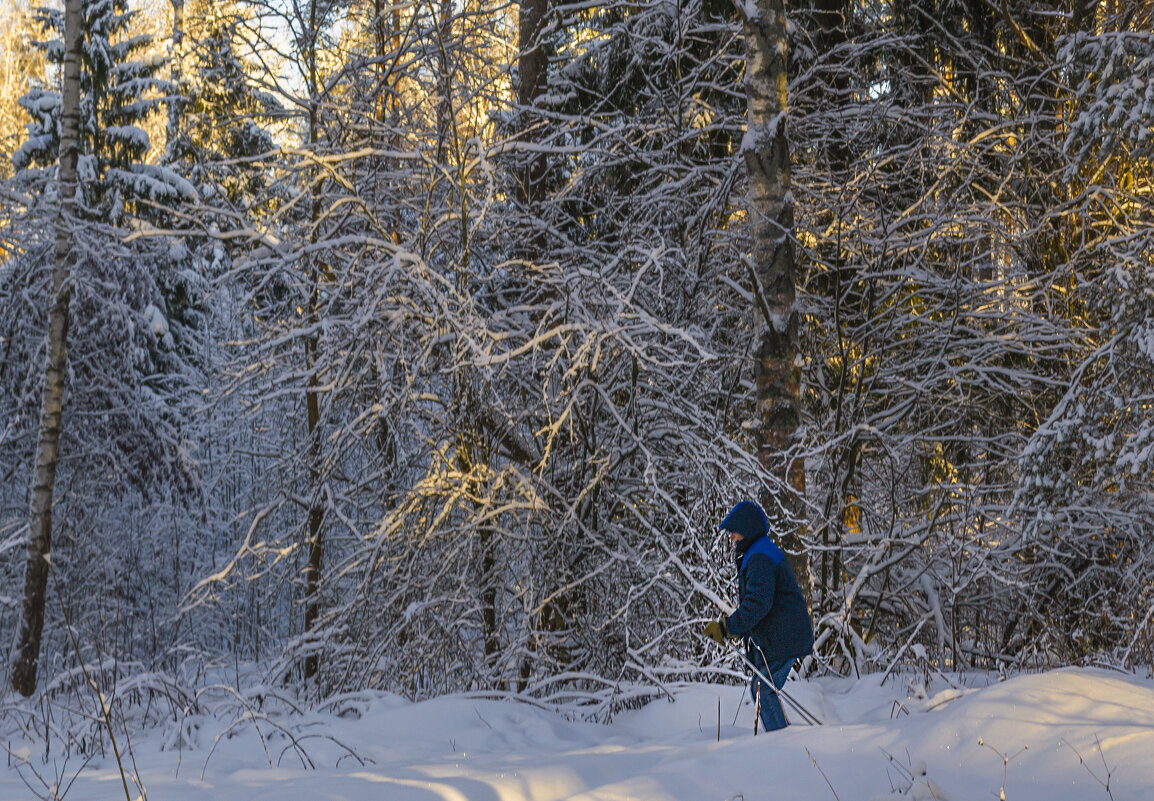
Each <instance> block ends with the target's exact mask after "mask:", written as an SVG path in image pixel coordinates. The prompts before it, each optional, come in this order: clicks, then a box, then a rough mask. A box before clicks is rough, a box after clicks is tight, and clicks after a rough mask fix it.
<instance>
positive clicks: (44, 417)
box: [12, 0, 84, 696]
mask: <svg viewBox="0 0 1154 801" xmlns="http://www.w3.org/2000/svg"><path fill="white" fill-rule="evenodd" d="M83 24H84V0H67V1H66V2H65V4H64V85H63V95H62V98H61V99H62V103H61V111H60V157H59V159H60V169H59V176H58V178H59V190H58V193H59V198H60V206H59V210H58V212H57V216H56V246H55V252H54V265H53V270H52V308H51V310H50V311H49V317H48V353H47V357H46V360H45V365H44V395H43V402H42V406H41V413H40V432H39V436H38V437H37V441H36V456H35V461H34V467H33V471H34V472H33V478H32V514H31V520H30V529H29V532H28V564H27V567H26V569H25V574H24V609H23V616H22V619H21V624H20V634H19V637H18V640H17V644H16V653H15V654H14V656H13V660H12V664H13V667H12V687H13V688H14V689H15V690H17V691H18V692H20V693H22V694H23V695H26V696H28V695H32V693H33V692H35V690H36V673H37V668H38V666H39V660H40V638H41V635H42V633H43V630H44V606H45V595H46V592H47V586H48V569H49V561H48V559H49V554H50V553H51V545H52V503H53V496H54V491H55V486H56V461H57V451H58V446H59V442H60V421H61V416H62V412H63V409H64V364H65V347H66V344H67V340H68V303H69V298H70V295H71V292H70V288H69V268H70V263H71V260H72V245H73V237H72V232H73V225H74V221H75V210H76V165H77V161H78V158H79V154H80V67H81V61H80V59H81V47H82V44H83V41H84V35H83V30H82V28H83Z"/></svg>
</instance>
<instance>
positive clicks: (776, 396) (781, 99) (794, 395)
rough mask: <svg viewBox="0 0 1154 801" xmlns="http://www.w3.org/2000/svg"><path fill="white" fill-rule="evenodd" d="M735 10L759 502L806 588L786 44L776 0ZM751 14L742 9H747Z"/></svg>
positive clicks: (782, 9)
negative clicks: (769, 489)
mask: <svg viewBox="0 0 1154 801" xmlns="http://www.w3.org/2000/svg"><path fill="white" fill-rule="evenodd" d="M750 5H751V4H749V3H746V4H745V5H744V6H743V7H742V8H743V17H744V34H745V90H746V98H747V117H746V122H747V126H746V135H745V141H744V142H743V143H742V151H743V153H744V155H745V165H746V171H747V175H748V180H749V209H748V211H749V221H750V230H751V236H752V254H751V255H752V270H753V276H752V278H753V288H754V296H755V302H756V303H757V305H758V309H757V312H756V314H757V315H758V316H759V318H760V325H759V328H760V331H759V333H758V336H757V346H756V347H757V350H756V353H755V358H756V366H755V379H756V401H757V407H756V416H755V420H754V429H755V430H754V433H755V441H756V443H757V458H758V461H759V462H760V463H761V465H762V467H763V468H765V469H766V471H767V472H769V473H770V474H771V475H773V476H774V477H775V479H777V486H778V487H779V488H780V489H779V490H778V497H776V498H768V499H765V500H767V501H769V502H768V503H765V504H763V506H764V507H765V509H766V511H767V513H769V515H770V519H771V521H773V522H774V523H776V525H775V530H776V533H777V534H778V536H779V537H780V538H781V539H782V542H783V544H784V545H785V546H786V548H785V550H786V551H787V553H788V554H789V559H790V564H791V566H792V567H793V569H794V572H795V573H796V574H797V578H798V581H799V583H801V585H802V587H803V588H804V589H805V591H806V594H807V596H808V593H809V566H808V558H807V557H806V555H805V553H804V552H803V550H802V547H801V538H800V536H799V528H800V526H801V522H800V521H799V518H798V514H797V513H798V507H799V504H798V503H797V500H798V499H799V498H801V497H804V493H805V471H804V464H803V463H802V461H801V460H800V459H798V458H793V457H791V456H790V455H789V448H790V445H791V440H792V439H793V437H794V434H795V432H796V431H797V428H798V426H799V425H800V422H801V415H800V410H801V400H800V376H801V370H800V365H799V364H798V361H797V354H798V345H797V343H798V314H797V309H796V308H795V305H794V294H795V292H794V255H793V241H792V237H793V198H792V195H791V193H790V176H789V143H788V141H787V139H786V127H785V121H786V110H787V103H786V99H787V97H786V87H787V73H786V68H787V65H788V55H789V51H788V41H787V35H786V18H785V6H784V2H783V0H757V3H756V8H755V9H754V8H750ZM751 11H752V12H754V13H752V14H751V13H749V12H751Z"/></svg>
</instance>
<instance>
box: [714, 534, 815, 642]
mask: <svg viewBox="0 0 1154 801" xmlns="http://www.w3.org/2000/svg"><path fill="white" fill-rule="evenodd" d="M741 545H743V546H745V547H744V548H743V549H741V550H739V551H738V554H737V569H738V578H737V586H738V598H739V602H738V606H737V611H735V612H734V613H733V614H732V615H730V616H729V617H727V618H726V619H725V628H726V630H727V631H728V633H729V636H731V637H741V638H742V639H746V638H749V639H746V647H747V648H748V650H749V652H750V655H751V656H752V655H753V653H754V652H755V650H756V649H757V648H760V649H761V651H762V652H763V653H764V654H765V661H766V662H767V663H770V664H772V663H774V662H778V661H781V660H785V659H791V658H797V657H802V656H806V655H807V654H809V653H810V652H811V651H812V650H813V626H812V624H811V623H810V620H809V610H808V609H807V608H806V605H805V596H804V595H802V594H801V587H799V586H798V584H797V579H796V578H795V577H794V575H793V571H792V570H790V568H789V563H788V562H787V561H786V560H785V553H784V552H783V551H782V550H781V548H779V547H777V545H776V544H774V542H773V540H771V539H770V538H769V537H767V536H764V535H763V536H760V537H757V538H756V539H754V540H753V541H752V542H749V543H748V544H746V543H745V542H742V543H741Z"/></svg>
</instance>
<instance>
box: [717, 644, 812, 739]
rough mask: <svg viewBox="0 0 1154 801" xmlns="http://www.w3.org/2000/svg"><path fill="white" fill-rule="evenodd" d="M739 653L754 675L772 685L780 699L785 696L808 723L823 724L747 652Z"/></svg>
mask: <svg viewBox="0 0 1154 801" xmlns="http://www.w3.org/2000/svg"><path fill="white" fill-rule="evenodd" d="M737 653H738V655H739V656H740V657H741V661H742V662H744V663H745V664H746V665H747V666H748V667H749V669H750V670H752V671H753V675H755V676H757V677H758V678H759V679H761V681H762V682H763V683H764V684H768V685H769V686H770V687H772V688H773V692H774V694H775V695H776V696H777V697H778V698H779V699H780V698H784V699H785V700H786V701H788V702H789V705H790V706H791V707H792V708H793V710H794V711H795V712H797V713H798V714H799V715H801V716H802V717H803V718H804V719H805V722H806V723H808V724H809V725H811V726H820V725H821V721H820V720H818V718H817V716H816V715H814V714H813V713H812V712H810V711H809V710H808V709H806V708H805V707H804V706H802V705H801V704H800V703H798V702H797V700H796V699H795V698H794V697H793V696H792V695H790V694H789V693H787V692H786V691H785V690H784V689H779V688H778V687H777V685H776V684H774V683H773V679H771V678H769V677H768V676H766V675H765V674H764V673H762V672H761V671H760V670H759V669H758V668H757V666H756V665H755V664H753V662H752V661H750V659H749V657H747V656H746V655H745V654H743V653H741V651H738V652H737Z"/></svg>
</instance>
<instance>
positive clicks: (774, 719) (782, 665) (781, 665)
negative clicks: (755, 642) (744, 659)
mask: <svg viewBox="0 0 1154 801" xmlns="http://www.w3.org/2000/svg"><path fill="white" fill-rule="evenodd" d="M750 661H752V662H753V664H754V667H756V668H757V670H758V671H759V672H761V673H764V674H765V675H766V676H768V677H769V678H772V679H773V684H774V686H773V687H770V686H768V685H766V683H765V682H764V681H762V680H761V678H759V677H758V675H757V674H756V673H755V674H754V675H753V679H752V680H751V681H750V683H749V690H750V694H751V695H752V696H753V703H754V704H756V703H757V695H758V692H759V691H760V693H761V727H762V729H763V730H764V731H776V730H777V729H784V728H785V727H786V726H787V725H789V724H787V723H786V721H785V710H784V709H782V707H781V699H780V698H779V697H778V695H777V692H776V690H775V689H774V687H784V686H785V680H786V679H787V678H789V671H790V670H792V669H793V662H794V660H793V657H790V658H789V659H782V660H780V661H778V662H771V663H770V664H769V665H768V666H767V665H766V664H765V657H764V656H763V655H762V654H761V649H760V648H754V649H753V655H752V659H751V660H750Z"/></svg>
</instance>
